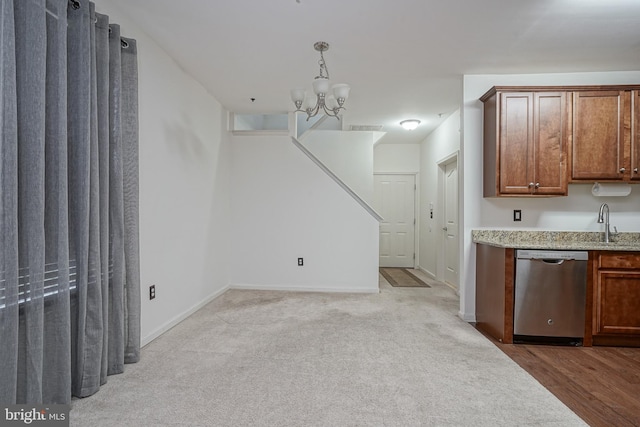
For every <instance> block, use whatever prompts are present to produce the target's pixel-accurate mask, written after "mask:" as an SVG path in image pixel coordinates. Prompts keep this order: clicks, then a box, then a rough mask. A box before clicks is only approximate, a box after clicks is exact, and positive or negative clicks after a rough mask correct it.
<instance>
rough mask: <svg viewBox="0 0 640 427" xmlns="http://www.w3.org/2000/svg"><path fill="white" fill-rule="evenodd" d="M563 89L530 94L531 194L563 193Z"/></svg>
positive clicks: (565, 125)
mask: <svg viewBox="0 0 640 427" xmlns="http://www.w3.org/2000/svg"><path fill="white" fill-rule="evenodd" d="M566 102H567V94H566V93H565V92H539V93H535V95H534V123H533V143H534V158H533V170H534V174H533V182H534V183H535V184H534V186H535V194H549V195H565V194H567V169H566V168H567V163H566V154H567V135H568V123H569V118H568V109H567V104H566Z"/></svg>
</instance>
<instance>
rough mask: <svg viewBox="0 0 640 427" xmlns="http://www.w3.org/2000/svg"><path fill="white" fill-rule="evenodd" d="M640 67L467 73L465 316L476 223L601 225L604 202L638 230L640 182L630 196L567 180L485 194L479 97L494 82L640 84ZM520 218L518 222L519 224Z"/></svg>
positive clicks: (471, 294)
mask: <svg viewBox="0 0 640 427" xmlns="http://www.w3.org/2000/svg"><path fill="white" fill-rule="evenodd" d="M639 82H640V71H627V72H602V73H565V74H518V75H467V76H464V78H463V85H464V88H463V94H464V95H463V113H462V123H463V132H464V133H463V142H462V157H463V159H464V178H463V179H464V181H463V185H462V188H463V191H464V196H463V203H464V210H463V212H464V213H463V215H464V217H463V230H464V232H463V235H462V239H461V244H462V246H461V251H462V252H463V257H464V259H463V266H464V271H463V272H462V273H463V274H462V275H461V278H460V280H461V293H460V307H461V313H462V317H463V318H464V319H465V320H468V321H474V320H475V265H476V257H475V247H474V244H473V243H472V241H471V230H473V229H476V228H524V229H540V230H567V231H598V230H601V225H600V224H597V223H596V217H597V212H598V208H599V206H600V204H601V203H605V202H606V203H608V204H609V206H610V208H611V212H612V213H611V224H612V226H614V225H615V226H617V227H618V230H619V231H623V232H630V231H636V232H637V231H640V221H639V219H640V215H639V214H638V212H640V186H635V185H634V186H633V190H632V193H631V195H630V196H628V197H594V196H592V195H591V191H590V190H591V185H589V184H569V195H568V196H567V197H553V198H547V199H527V198H522V197H516V198H494V199H489V198H487V199H485V198H483V197H482V193H483V190H482V138H483V128H482V126H483V105H482V102H480V101H479V100H478V99H479V98H480V97H481V96H482V95H483V94H484V93H485V92H486V91H487V90H489V89H490V88H491V87H492V86H497V85H506V86H509V85H511V86H524V85H539V86H556V85H567V86H570V85H608V84H638V83H639ZM513 209H521V210H522V218H523V220H522V222H521V223H514V222H513V221H512V218H513ZM516 224H517V225H516Z"/></svg>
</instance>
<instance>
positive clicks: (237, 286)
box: [229, 284, 380, 294]
mask: <svg viewBox="0 0 640 427" xmlns="http://www.w3.org/2000/svg"><path fill="white" fill-rule="evenodd" d="M229 288H230V289H242V290H250V291H290V292H333V293H350V294H354V293H355V294H377V293H380V289H379V288H378V287H377V286H376V287H375V288H371V289H363V288H321V287H312V288H307V287H301V286H275V285H266V286H265V285H247V284H235V285H231V286H229Z"/></svg>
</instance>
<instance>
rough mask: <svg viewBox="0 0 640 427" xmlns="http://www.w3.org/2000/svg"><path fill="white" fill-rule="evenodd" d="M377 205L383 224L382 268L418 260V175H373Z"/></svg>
mask: <svg viewBox="0 0 640 427" xmlns="http://www.w3.org/2000/svg"><path fill="white" fill-rule="evenodd" d="M373 188H374V208H375V209H376V211H377V212H378V213H379V214H380V215H381V216H382V218H383V221H382V222H381V223H380V267H408V268H413V267H414V263H415V255H414V254H415V193H416V178H415V175H378V174H376V175H374V187H373Z"/></svg>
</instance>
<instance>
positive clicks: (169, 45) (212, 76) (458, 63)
mask: <svg viewBox="0 0 640 427" xmlns="http://www.w3.org/2000/svg"><path fill="white" fill-rule="evenodd" d="M112 2H113V3H114V4H116V5H117V6H118V7H119V8H121V10H122V11H124V12H127V13H128V15H129V17H130V19H131V20H132V21H134V22H135V23H136V24H137V25H139V26H140V27H141V28H142V29H143V30H144V31H145V32H146V33H147V34H148V35H149V36H150V37H151V38H153V39H154V40H155V41H156V42H157V43H158V44H159V45H160V46H162V47H163V48H164V49H165V50H166V51H167V52H168V53H169V54H170V55H171V56H172V57H173V58H174V59H175V60H176V61H177V62H178V63H179V64H180V66H181V67H182V68H183V69H184V70H185V71H186V72H187V73H189V74H190V75H191V76H193V77H194V78H195V79H196V80H198V81H199V82H200V83H201V84H202V85H203V86H204V87H205V88H206V89H207V90H208V91H209V92H210V93H211V94H212V95H213V96H215V97H216V99H217V100H218V101H219V102H220V103H221V104H222V105H223V106H224V107H225V108H226V109H228V110H230V111H232V112H236V113H244V114H249V113H254V114H263V113H284V112H287V111H293V110H294V109H295V106H294V105H293V103H292V102H291V99H290V93H289V92H290V90H291V89H293V88H297V87H303V88H306V89H307V90H309V91H310V90H311V84H310V82H311V80H312V79H313V77H314V76H316V75H317V73H318V56H317V52H316V51H315V50H314V49H313V44H314V43H315V42H317V41H319V40H323V41H326V42H328V43H329V44H330V46H331V48H330V49H329V51H327V52H326V53H325V59H326V62H327V65H328V67H329V70H330V76H331V81H332V82H333V83H348V84H349V85H350V86H351V92H350V95H349V99H348V100H347V102H346V103H345V107H346V111H345V112H344V115H343V123H342V125H343V129H349V127H350V126H351V125H357V126H368V125H371V126H373V125H376V126H378V125H382V126H383V131H385V132H387V134H386V135H385V136H384V137H383V140H382V141H381V142H385V143H417V142H420V141H422V140H423V139H424V138H425V137H426V136H427V135H428V134H429V133H430V132H432V131H433V129H434V128H435V127H437V126H438V125H439V124H440V123H442V121H443V120H445V119H446V117H448V116H449V114H451V113H452V112H453V111H455V110H456V109H457V108H459V107H460V102H461V96H462V76H463V75H464V74H518V73H526V74H529V73H551V72H554V73H556V72H596V71H630V70H640V1H636V0H615V1H613V0H608V1H596V0H545V1H512V0H483V1H468V0H467V1H463V0H440V1H424V0H397V1H393V2H391V1H388V0H366V1H365V0H360V1H344V0H300V1H299V2H298V1H296V0H273V1H264V0H244V1H230V0H229V1H215V2H206V1H202V0H182V1H180V2H176V1H173V0H155V1H154V2H153V4H152V5H151V4H150V2H149V1H147V0H112ZM97 8H98V10H99V9H100V4H99V2H98V4H97ZM141 49H144V46H141ZM141 60H144V56H143V55H142V56H141ZM252 98H254V99H255V100H254V101H253V100H251V99H252ZM407 118H415V119H418V120H420V121H421V124H420V126H419V127H418V128H417V129H416V130H414V131H411V132H407V131H405V130H404V129H402V128H401V126H400V124H399V123H400V122H401V121H402V120H404V119H407ZM333 120H335V119H333Z"/></svg>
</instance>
